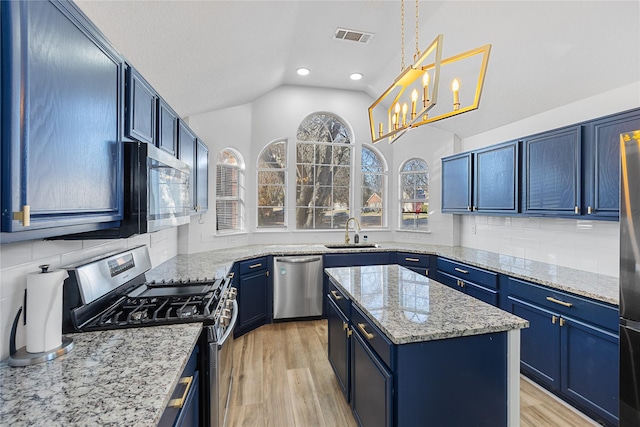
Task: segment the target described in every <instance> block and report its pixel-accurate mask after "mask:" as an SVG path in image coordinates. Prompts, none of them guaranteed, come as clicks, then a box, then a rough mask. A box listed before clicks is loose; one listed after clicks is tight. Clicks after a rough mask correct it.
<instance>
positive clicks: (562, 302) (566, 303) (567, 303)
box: [547, 297, 573, 307]
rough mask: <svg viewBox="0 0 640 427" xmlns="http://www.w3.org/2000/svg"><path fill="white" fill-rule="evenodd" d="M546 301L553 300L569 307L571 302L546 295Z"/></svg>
mask: <svg viewBox="0 0 640 427" xmlns="http://www.w3.org/2000/svg"><path fill="white" fill-rule="evenodd" d="M547 301H551V302H555V303H556V304H560V305H564V306H565V307H571V306H573V304H571V303H570V302H564V301H560V300H559V299H555V298H553V297H547Z"/></svg>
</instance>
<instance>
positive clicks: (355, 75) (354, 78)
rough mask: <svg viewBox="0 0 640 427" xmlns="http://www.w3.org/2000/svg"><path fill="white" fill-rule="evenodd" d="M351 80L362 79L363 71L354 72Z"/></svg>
mask: <svg viewBox="0 0 640 427" xmlns="http://www.w3.org/2000/svg"><path fill="white" fill-rule="evenodd" d="M349 78H350V79H351V80H360V79H361V78H362V73H353V74H351V75H350V76H349Z"/></svg>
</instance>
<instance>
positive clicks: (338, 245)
mask: <svg viewBox="0 0 640 427" xmlns="http://www.w3.org/2000/svg"><path fill="white" fill-rule="evenodd" d="M324 246H325V247H327V248H329V249H356V248H378V247H380V246H379V245H377V244H375V243H349V244H344V243H336V244H329V245H324Z"/></svg>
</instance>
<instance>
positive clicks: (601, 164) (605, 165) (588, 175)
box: [582, 110, 640, 220]
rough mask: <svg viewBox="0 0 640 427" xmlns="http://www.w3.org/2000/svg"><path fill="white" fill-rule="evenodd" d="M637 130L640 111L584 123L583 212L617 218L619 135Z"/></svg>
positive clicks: (618, 198) (639, 125)
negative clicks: (585, 126)
mask: <svg viewBox="0 0 640 427" xmlns="http://www.w3.org/2000/svg"><path fill="white" fill-rule="evenodd" d="M638 129H640V112H639V111H637V110H636V111H631V112H626V113H622V114H616V115H614V116H611V117H606V118H603V119H599V120H595V121H593V122H590V123H589V124H588V126H587V130H588V131H587V137H586V138H585V156H584V177H585V178H584V182H585V192H584V199H585V202H584V204H585V206H584V208H583V212H582V213H583V214H585V215H590V216H593V217H596V218H597V217H601V219H611V220H616V219H618V210H619V203H620V184H619V182H620V181H619V180H620V134H621V133H625V132H631V131H634V130H638Z"/></svg>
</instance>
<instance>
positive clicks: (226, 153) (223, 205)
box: [216, 148, 244, 233]
mask: <svg viewBox="0 0 640 427" xmlns="http://www.w3.org/2000/svg"><path fill="white" fill-rule="evenodd" d="M216 163H217V164H216V229H217V230H218V232H220V233H231V232H238V231H242V230H243V229H244V203H243V197H244V172H243V162H242V157H240V154H238V153H236V152H235V151H233V150H231V149H229V148H226V149H224V150H222V151H221V152H220V153H219V154H218V158H217V162H216Z"/></svg>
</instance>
